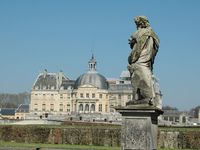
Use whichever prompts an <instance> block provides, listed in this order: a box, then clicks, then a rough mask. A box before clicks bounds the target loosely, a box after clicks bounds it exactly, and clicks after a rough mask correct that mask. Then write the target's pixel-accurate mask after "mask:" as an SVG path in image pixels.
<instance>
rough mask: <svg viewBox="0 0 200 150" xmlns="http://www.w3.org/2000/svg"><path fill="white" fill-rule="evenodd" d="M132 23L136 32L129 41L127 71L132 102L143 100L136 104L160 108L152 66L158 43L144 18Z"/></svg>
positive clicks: (139, 17)
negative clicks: (129, 78)
mask: <svg viewBox="0 0 200 150" xmlns="http://www.w3.org/2000/svg"><path fill="white" fill-rule="evenodd" d="M134 22H135V24H136V26H137V31H136V32H135V33H134V34H133V35H132V36H131V37H130V39H129V44H130V48H131V49H132V51H131V53H130V55H129V57H128V70H129V72H130V75H131V83H132V86H133V99H132V101H141V100H143V101H141V102H136V103H137V104H139V103H147V104H149V105H154V106H157V107H158V108H161V104H159V103H160V97H159V96H157V94H160V90H159V93H158V92H157V82H156V79H155V76H154V75H153V64H154V60H155V57H156V54H157V52H158V48H159V43H160V41H159V38H158V36H157V35H156V33H155V32H154V31H153V29H152V28H151V26H150V24H149V21H148V19H147V17H146V16H137V17H135V18H134ZM144 99H145V100H144ZM127 104H129V103H127Z"/></svg>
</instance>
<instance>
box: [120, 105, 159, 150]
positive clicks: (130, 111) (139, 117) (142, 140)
mask: <svg viewBox="0 0 200 150" xmlns="http://www.w3.org/2000/svg"><path fill="white" fill-rule="evenodd" d="M116 110H117V111H118V112H119V113H121V114H122V119H123V122H122V139H121V147H122V148H121V149H122V150H156V149H157V124H158V116H159V115H160V114H162V113H163V111H162V110H160V109H158V108H155V107H151V106H145V105H129V106H126V107H120V108H116Z"/></svg>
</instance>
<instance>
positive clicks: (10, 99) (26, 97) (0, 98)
mask: <svg viewBox="0 0 200 150" xmlns="http://www.w3.org/2000/svg"><path fill="white" fill-rule="evenodd" d="M29 103H30V93H28V92H23V93H16V94H13V93H12V94H10V93H0V108H17V107H18V106H19V105H20V104H29Z"/></svg>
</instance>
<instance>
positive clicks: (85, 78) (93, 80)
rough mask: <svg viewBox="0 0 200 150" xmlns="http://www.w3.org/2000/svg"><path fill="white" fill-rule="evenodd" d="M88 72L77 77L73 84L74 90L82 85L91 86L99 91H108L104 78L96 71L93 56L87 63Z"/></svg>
mask: <svg viewBox="0 0 200 150" xmlns="http://www.w3.org/2000/svg"><path fill="white" fill-rule="evenodd" d="M88 64H89V71H88V72H87V73H84V74H82V75H81V76H79V77H78V78H77V80H76V82H75V85H74V89H78V87H79V86H82V85H86V84H89V85H92V86H95V87H97V88H99V89H106V90H107V89H108V86H109V85H108V82H107V80H106V78H105V77H104V76H103V75H101V74H100V73H98V72H97V71H96V60H95V59H94V56H92V58H91V59H90V61H89V62H88Z"/></svg>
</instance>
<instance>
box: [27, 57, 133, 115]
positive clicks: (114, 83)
mask: <svg viewBox="0 0 200 150" xmlns="http://www.w3.org/2000/svg"><path fill="white" fill-rule="evenodd" d="M96 65H97V62H96V60H95V58H94V56H92V58H91V59H90V60H89V62H88V68H89V69H88V71H87V72H86V73H84V74H82V75H80V76H79V77H78V78H77V79H76V80H70V79H69V78H68V77H66V76H65V75H64V73H63V72H62V71H61V72H58V73H49V72H47V70H45V71H44V72H43V73H40V74H39V75H38V77H37V79H36V81H35V83H34V84H33V88H32V91H31V104H30V114H31V115H32V116H33V115H35V116H41V117H47V116H52V115H54V116H55V115H56V116H66V115H74V114H103V115H109V114H111V113H115V109H114V107H116V106H125V104H126V102H128V100H130V99H131V98H132V97H131V93H132V87H131V82H130V74H129V72H128V71H123V72H122V74H121V76H120V78H119V79H106V78H105V77H104V76H103V75H101V74H100V73H98V72H97V70H96Z"/></svg>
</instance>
